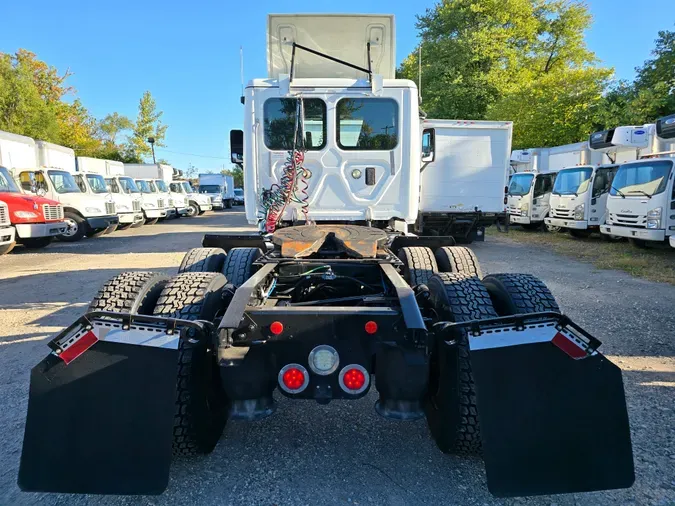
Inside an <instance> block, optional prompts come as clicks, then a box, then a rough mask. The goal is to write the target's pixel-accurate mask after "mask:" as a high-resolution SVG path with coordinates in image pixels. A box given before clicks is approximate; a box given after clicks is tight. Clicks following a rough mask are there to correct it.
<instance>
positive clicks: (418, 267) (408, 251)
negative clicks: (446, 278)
mask: <svg viewBox="0 0 675 506" xmlns="http://www.w3.org/2000/svg"><path fill="white" fill-rule="evenodd" d="M398 257H399V258H400V259H401V261H402V262H403V273H402V274H403V279H405V280H406V281H407V282H408V284H409V285H410V286H416V285H421V284H426V282H427V281H429V278H431V276H433V275H434V274H435V273H437V272H438V265H436V259H435V258H434V252H433V251H431V249H430V248H425V247H420V246H406V247H405V248H401V249H400V250H399V252H398Z"/></svg>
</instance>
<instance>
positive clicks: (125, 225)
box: [117, 223, 131, 230]
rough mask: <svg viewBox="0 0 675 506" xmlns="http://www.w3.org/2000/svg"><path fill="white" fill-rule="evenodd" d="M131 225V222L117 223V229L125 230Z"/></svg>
mask: <svg viewBox="0 0 675 506" xmlns="http://www.w3.org/2000/svg"><path fill="white" fill-rule="evenodd" d="M129 227H131V223H120V224H119V225H117V230H126V229H128V228H129Z"/></svg>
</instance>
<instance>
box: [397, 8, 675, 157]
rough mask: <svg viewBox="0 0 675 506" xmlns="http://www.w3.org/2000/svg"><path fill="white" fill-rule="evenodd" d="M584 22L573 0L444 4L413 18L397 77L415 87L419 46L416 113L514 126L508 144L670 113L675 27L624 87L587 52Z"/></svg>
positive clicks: (543, 141)
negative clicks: (415, 34) (411, 40)
mask: <svg viewBox="0 0 675 506" xmlns="http://www.w3.org/2000/svg"><path fill="white" fill-rule="evenodd" d="M591 23H592V17H591V14H590V12H589V10H588V8H587V7H586V5H585V4H583V3H581V2H576V1H568V0H507V1H504V0H442V1H441V2H439V3H437V4H436V5H435V6H434V7H432V8H430V9H427V10H426V12H425V13H424V14H423V15H420V16H418V17H417V25H416V26H417V29H418V31H419V36H420V44H419V47H418V48H416V49H415V50H414V51H413V52H411V53H410V55H408V57H407V58H406V59H405V60H404V61H403V63H402V64H401V66H400V67H399V69H398V72H397V73H398V76H399V77H402V78H407V79H411V80H414V81H417V79H418V65H419V60H418V58H419V53H420V49H421V67H422V70H421V80H422V98H423V101H422V109H423V110H424V112H425V113H427V114H428V116H430V117H434V118H448V119H476V120H483V119H485V120H502V121H505V120H509V121H513V122H514V136H513V146H514V148H530V147H539V146H556V145H562V144H569V143H573V142H579V141H581V140H584V139H586V138H587V137H588V135H589V134H590V133H592V132H594V131H597V130H604V129H607V128H613V127H615V126H618V125H641V124H644V123H649V122H653V121H654V120H656V119H657V118H659V117H661V116H665V115H668V114H673V113H675V31H660V32H658V36H657V39H656V43H655V47H654V50H653V51H652V55H651V58H649V59H648V60H646V61H645V62H644V63H643V65H641V66H639V67H637V68H636V69H635V70H636V77H635V79H634V80H633V81H632V82H629V81H625V80H624V81H617V80H615V79H614V73H613V70H612V69H610V68H606V67H603V66H601V65H600V64H599V62H598V59H597V57H596V55H595V54H594V53H593V52H592V51H590V50H589V49H588V47H587V46H586V42H585V38H584V32H585V30H586V29H588V28H589V27H590V25H591ZM629 35H630V34H617V37H622V36H623V37H629ZM616 47H617V50H620V48H621V45H617V46H616Z"/></svg>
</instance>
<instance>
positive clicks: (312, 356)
mask: <svg viewBox="0 0 675 506" xmlns="http://www.w3.org/2000/svg"><path fill="white" fill-rule="evenodd" d="M308 363H309V368H310V369H311V370H312V371H313V372H315V373H316V374H320V375H321V376H327V375H328V374H332V373H334V372H335V371H336V370H337V368H338V365H340V356H339V355H338V352H337V351H336V350H335V348H333V347H332V346H328V345H327V344H322V345H320V346H317V347H316V348H314V349H313V350H312V351H311V352H310V353H309V359H308Z"/></svg>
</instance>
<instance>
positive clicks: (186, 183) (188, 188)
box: [181, 181, 195, 193]
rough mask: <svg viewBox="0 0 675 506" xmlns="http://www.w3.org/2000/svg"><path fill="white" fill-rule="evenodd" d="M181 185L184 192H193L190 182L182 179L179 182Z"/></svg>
mask: <svg viewBox="0 0 675 506" xmlns="http://www.w3.org/2000/svg"><path fill="white" fill-rule="evenodd" d="M181 184H182V185H183V189H184V190H185V193H194V192H195V191H194V190H193V189H192V186H190V183H188V182H187V181H183V182H182V183H181Z"/></svg>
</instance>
